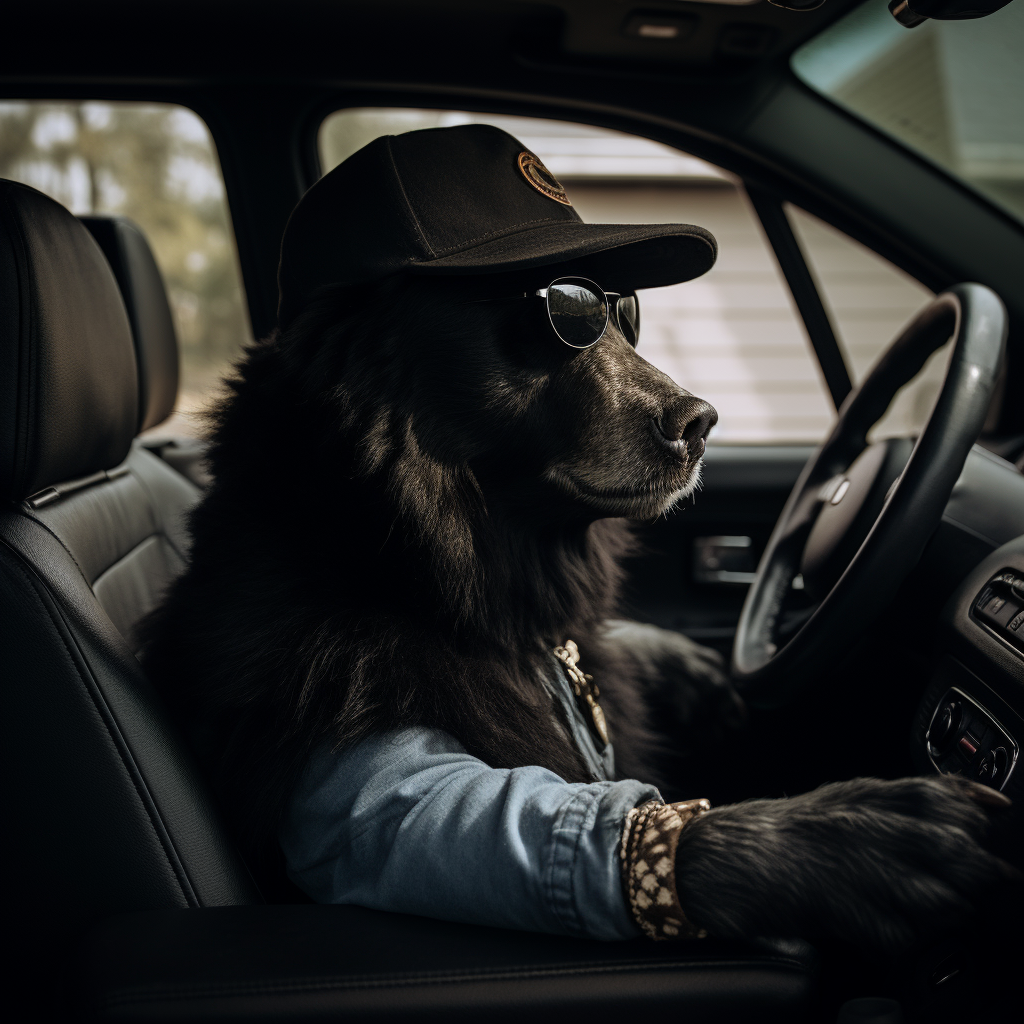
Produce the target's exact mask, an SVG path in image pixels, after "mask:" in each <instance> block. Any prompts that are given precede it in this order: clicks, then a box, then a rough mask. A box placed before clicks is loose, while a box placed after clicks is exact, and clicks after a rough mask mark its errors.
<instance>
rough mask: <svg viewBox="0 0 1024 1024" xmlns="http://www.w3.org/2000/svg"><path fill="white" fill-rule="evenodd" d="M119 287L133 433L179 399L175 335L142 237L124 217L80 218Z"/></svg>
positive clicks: (145, 427) (158, 418)
mask: <svg viewBox="0 0 1024 1024" xmlns="http://www.w3.org/2000/svg"><path fill="white" fill-rule="evenodd" d="M79 220H81V222H82V223H83V224H84V225H85V226H86V228H88V229H89V232H90V234H91V235H92V236H93V238H95V239H96V241H97V243H98V244H99V247H100V248H101V249H102V250H103V254H104V255H105V256H106V257H107V261H108V262H109V263H110V267H111V269H112V270H113V272H114V277H115V278H116V279H117V284H118V287H119V288H120V289H121V297H122V298H123V299H124V304H125V307H126V308H127V311H128V321H129V323H130V324H131V328H132V335H133V337H134V339H135V358H136V361H137V362H138V370H139V423H138V433H140V434H141V433H142V432H143V431H144V430H149V429H150V428H151V427H155V426H157V425H158V424H160V423H163V421H164V420H165V419H167V417H168V416H170V415H171V413H172V412H174V403H175V401H176V399H177V397H178V336H177V334H176V333H175V330H174V319H173V318H172V316H171V307H170V303H169V302H168V301H167V289H166V288H165V287H164V279H163V277H162V276H161V274H160V268H159V267H158V266H157V264H156V260H155V259H154V257H153V252H152V250H151V249H150V247H149V242H147V241H146V236H145V235H144V234H143V233H142V231H141V230H139V228H138V227H137V226H136V225H135V224H134V223H132V221H130V220H128V218H127V217H80V218H79Z"/></svg>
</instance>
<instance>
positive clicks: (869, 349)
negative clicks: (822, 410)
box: [786, 203, 951, 441]
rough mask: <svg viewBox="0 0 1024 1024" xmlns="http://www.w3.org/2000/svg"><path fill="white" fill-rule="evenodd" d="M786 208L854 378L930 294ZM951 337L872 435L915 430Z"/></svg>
mask: <svg viewBox="0 0 1024 1024" xmlns="http://www.w3.org/2000/svg"><path fill="white" fill-rule="evenodd" d="M786 215H787V216H788V217H789V221H790V224H792V225H793V231H794V233H795V234H796V237H797V240H798V241H799V243H800V248H801V250H802V251H803V254H804V259H805V260H806V261H807V265H808V267H809V268H810V270H811V274H812V275H813V277H814V281H815V284H816V285H817V288H818V294H819V295H820V296H821V301H822V303H823V304H824V306H825V309H826V311H827V312H828V316H829V320H830V321H831V322H832V329H833V331H834V332H835V335H836V341H838V343H839V348H840V350H841V351H842V354H843V360H844V362H845V363H846V369H847V370H848V371H849V374H850V379H851V380H852V381H853V383H854V384H855V385H856V384H859V383H860V382H861V381H862V380H863V379H864V378H865V377H866V376H867V375H868V371H869V370H870V369H871V368H872V366H874V365H875V363H876V362H877V361H878V358H879V357H880V356H881V355H882V353H883V352H884V351H885V350H886V349H887V348H888V347H889V345H890V343H891V342H893V341H894V340H895V339H896V337H897V336H898V335H899V333H900V331H901V330H902V328H903V327H904V326H905V325H906V324H907V323H909V322H910V320H912V319H913V318H914V317H915V316H916V315H917V313H919V312H920V311H921V310H922V309H923V308H924V307H925V306H926V305H928V303H929V302H930V301H931V300H932V298H933V297H934V293H933V292H931V291H930V290H929V289H927V288H925V287H924V285H922V284H921V283H920V282H919V281H917V280H915V279H914V278H912V277H910V276H909V275H908V274H905V273H903V271H902V270H900V269H899V268H898V267H895V266H893V264H891V263H890V262H889V261H888V260H886V259H883V258H882V257H881V256H879V255H878V254H877V253H875V252H872V251H871V250H870V249H868V248H867V247H866V246H863V245H861V244H860V243H859V242H855V241H854V240H853V239H852V238H850V237H849V236H848V235H844V234H843V233H842V232H841V231H837V230H836V229H835V228H834V227H832V226H831V225H829V224H826V223H825V222H824V221H820V220H818V218H817V217H812V216H811V215H810V214H809V213H806V212H805V211H803V210H801V209H799V208H798V207H796V206H791V205H789V204H788V203H787V204H786ZM950 351H951V350H950V347H949V345H945V346H943V347H942V348H941V349H939V350H938V351H937V352H936V353H935V354H934V355H933V356H932V357H931V359H929V360H928V362H927V363H926V364H925V366H924V368H923V369H922V370H921V372H920V373H919V374H918V375H917V376H916V377H915V378H914V379H913V380H912V381H910V383H909V384H907V385H905V386H904V387H903V388H902V389H901V390H900V391H899V393H898V394H897V395H896V397H895V398H894V399H893V402H892V404H891V405H890V406H889V409H888V411H887V412H886V414H885V416H884V417H883V418H882V419H881V420H879V421H878V423H877V424H876V425H875V427H874V429H873V430H872V432H871V440H872V441H874V440H881V439H882V438H884V437H906V436H910V435H916V434H918V433H920V431H921V428H922V427H923V426H924V425H925V423H926V422H927V421H928V417H929V416H930V415H931V411H932V407H933V406H934V405H935V399H936V398H937V397H938V394H939V388H940V387H941V386H942V381H943V378H944V377H945V373H946V367H947V365H948V364H949V356H950Z"/></svg>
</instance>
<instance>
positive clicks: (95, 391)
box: [0, 179, 138, 501]
mask: <svg viewBox="0 0 1024 1024" xmlns="http://www.w3.org/2000/svg"><path fill="white" fill-rule="evenodd" d="M137 423H138V380H137V371H136V368H135V350H134V347H133V345H132V333H131V327H130V325H129V323H128V315H127V313H126V312H125V308H124V302H122V301H121V293H120V292H119V291H118V288H117V282H116V281H115V280H114V275H113V272H112V271H111V269H110V265H109V264H108V263H107V260H106V258H105V257H104V255H103V253H102V252H101V251H100V248H99V246H98V245H97V244H96V242H95V241H94V240H93V238H92V235H90V234H89V232H88V231H86V230H85V228H84V227H82V225H81V224H80V223H79V222H78V220H77V218H75V217H73V216H72V215H71V214H70V213H68V211H67V210H65V209H64V207H63V206H61V205H60V204H59V203H56V202H54V201H53V200H52V199H50V198H49V197H48V196H45V195H43V194H42V193H41V192H37V191H36V190H35V189H33V188H29V187H28V186H27V185H22V184H20V183H18V182H14V181H6V180H2V179H0V489H2V493H3V497H5V498H9V499H13V500H15V501H20V500H21V499H23V498H26V497H28V496H29V495H30V494H34V493H35V492H36V491H39V490H41V489H42V488H44V487H47V486H49V485H52V484H57V483H62V482H64V481H66V480H73V479H76V478H78V477H83V476H88V475H90V474H92V473H96V472H99V471H101V470H106V469H112V468H113V467H114V466H117V465H119V464H120V463H121V462H123V461H124V458H125V456H126V455H127V454H128V449H129V447H130V446H131V443H132V439H133V438H134V436H135V427H136V425H137Z"/></svg>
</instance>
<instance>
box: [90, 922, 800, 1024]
mask: <svg viewBox="0 0 1024 1024" xmlns="http://www.w3.org/2000/svg"><path fill="white" fill-rule="evenodd" d="M82 952H83V956H82V958H81V961H80V962H82V967H83V976H84V982H83V988H84V995H85V998H86V1000H87V1007H88V1009H89V1010H90V1011H91V1013H92V1014H93V1015H94V1018H95V1019H99V1020H104V1021H120V1020H132V1021H177V1020H188V1021H198V1020H203V1021H220V1020H229V1019H230V1020H232V1021H242V1020H246V1021H247V1020H253V1021H265V1020H289V1021H292V1020H311V1019H314V1018H315V1019H318V1020H324V1019H333V1018H339V1019H340V1018H344V1020H345V1021H346V1022H350V1021H352V1022H354V1021H363V1020H382V1019H387V1020H389V1021H395V1020H406V1019H422V1018H425V1017H426V1018H430V1019H435V1018H436V1019H438V1020H444V1021H446V1022H448V1021H462V1020H466V1021H470V1020H472V1021H480V1020H483V1019H487V1020H492V1021H495V1020H505V1019H508V1020H510V1021H511V1020H514V1021H516V1022H517V1024H523V1021H524V1019H528V1017H527V1018H524V1014H526V1015H533V1017H534V1018H537V1017H538V1015H539V1017H540V1018H541V1019H546V1017H547V1016H548V1015H549V1014H551V1015H554V1014H555V1013H558V1014H559V1016H560V1017H561V1015H562V1014H564V1013H565V1012H567V1011H570V1010H571V1011H572V1012H573V1013H574V1014H577V1013H579V1014H584V1015H585V1016H584V1017H583V1018H582V1019H586V1020H588V1021H605V1020H607V1021H609V1022H611V1021H614V1022H615V1024H621V1021H622V1020H623V1019H626V1018H628V1017H632V1018H633V1019H637V1018H636V1016H634V1015H637V1014H639V1013H643V1012H645V1011H654V1010H668V1011H670V1012H671V1013H672V1014H673V1015H676V1014H679V1015H680V1019H684V1020H685V1021H686V1022H687V1024H696V1022H699V1021H709V1022H711V1021H714V1022H715V1024H725V1022H728V1021H743V1022H749V1021H751V1020H757V1021H758V1022H767V1021H774V1020H785V1021H786V1022H787V1024H792V1022H794V1021H796V1020H799V1019H800V1018H801V1016H802V1015H803V1014H804V1013H806V1012H807V1009H808V1006H809V1002H810V995H811V985H812V977H813V971H812V966H811V962H810V960H809V959H808V958H807V957H806V956H805V955H801V954H800V953H799V952H798V951H796V950H793V951H790V952H784V951H782V950H764V951H759V950H755V949H752V948H750V947H738V946H732V945H727V944H725V943H721V944H720V943H716V942H715V941H713V940H705V941H702V942H694V943H680V944H673V943H668V942H663V943H653V942H649V941H648V940H645V939H637V940H636V941H634V942H616V943H610V942H609V943H605V942H595V941H589V940H583V939H565V938H558V937H554V936H547V935H536V934H532V933H527V932H513V931H503V930H499V929H492V928H482V927H475V926H469V925H460V924H449V923H445V922H440V921H432V920H428V919H426V918H419V917H408V916H405V915H399V914H386V913H382V912H379V911H372V910H365V909H363V908H361V907H327V906H315V905H308V906H250V907H221V908H211V909H204V910H180V911H178V910H172V911H156V912H150V913H137V914H128V915H122V916H119V917H114V918H110V919H108V920H106V921H105V922H103V923H102V924H101V925H99V926H98V927H97V928H96V929H94V930H93V931H92V933H91V934H90V935H89V937H88V938H87V940H86V942H85V945H84V948H83V951H82ZM641 1019H642V1018H641ZM647 1019H651V1020H657V1019H661V1018H657V1017H653V1016H648V1018H647Z"/></svg>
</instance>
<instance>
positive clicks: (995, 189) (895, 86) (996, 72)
mask: <svg viewBox="0 0 1024 1024" xmlns="http://www.w3.org/2000/svg"><path fill="white" fill-rule="evenodd" d="M1022 54H1024V4H1018V3H1013V4H1010V5H1009V6H1008V7H1004V8H1003V9H1002V10H1001V11H998V12H997V13H995V14H993V15H991V16H990V17H987V18H980V19H978V20H975V21H926V22H925V23H924V24H922V25H919V26H918V27H917V28H914V29H906V28H903V27H902V26H901V25H899V24H898V23H897V22H896V20H895V19H894V18H893V17H892V15H891V14H890V13H889V11H888V8H887V5H886V0H868V2H867V3H865V4H863V5H862V6H860V7H858V8H857V9H856V10H854V11H852V12H851V13H850V14H848V15H847V16H846V17H845V18H841V19H840V20H839V21H838V22H836V23H835V24H834V25H833V26H831V27H830V28H828V29H826V30H825V31H824V32H822V33H821V34H820V35H819V36H817V37H816V38H815V39H813V40H812V41H811V42H809V43H807V44H806V45H804V46H802V47H801V48H800V49H798V50H797V51H796V53H794V55H793V61H792V67H793V70H794V72H796V74H797V76H798V77H799V78H800V79H801V80H802V81H804V82H805V83H806V84H807V85H809V86H810V87H811V88H813V89H815V90H816V91H818V92H820V93H823V94H824V95H826V96H828V97H829V98H830V99H832V100H834V101H835V102H836V103H838V104H840V105H841V106H843V107H845V108H846V109H847V110H849V111H850V112H851V113H853V114H856V115H857V116H858V117H860V118H862V119H863V120H865V121H867V122H869V123H870V124H872V125H874V126H875V127H876V128H879V129H881V130H882V131H884V132H886V133H887V134H889V135H891V136H893V137H895V138H896V139H898V140H899V141H900V142H902V143H903V144H904V145H905V146H907V147H908V148H910V149H913V150H916V151H917V152H918V153H920V154H921V155H923V156H925V157H927V158H928V159H930V160H932V161H934V162H935V163H936V164H938V165H939V166H940V167H942V168H944V169H945V170H946V171H948V172H949V173H950V174H952V175H954V176H955V177H957V178H959V179H960V180H961V181H963V182H966V183H967V184H968V185H970V186H971V187H972V188H974V189H976V190H977V191H978V192H980V193H982V195H984V196H986V197H988V198H989V199H991V200H992V201H993V202H995V203H997V204H998V205H999V206H1001V207H1002V208H1003V209H1004V210H1006V211H1007V212H1009V213H1011V214H1012V215H1013V216H1015V217H1016V218H1017V219H1018V220H1022V221H1024V57H1022Z"/></svg>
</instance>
